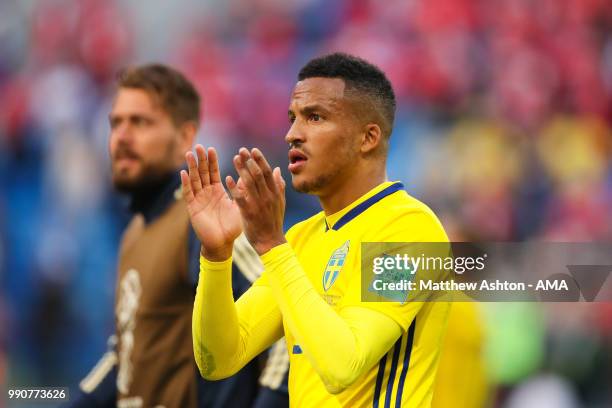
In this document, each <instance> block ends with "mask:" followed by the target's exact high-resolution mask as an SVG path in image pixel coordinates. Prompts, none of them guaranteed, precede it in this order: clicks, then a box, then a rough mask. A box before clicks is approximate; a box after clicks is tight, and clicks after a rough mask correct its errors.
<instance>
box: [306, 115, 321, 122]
mask: <svg viewBox="0 0 612 408" xmlns="http://www.w3.org/2000/svg"><path fill="white" fill-rule="evenodd" d="M309 119H310V120H312V121H314V122H318V121H320V120H321V116H319V114H318V113H313V114H311V115H310V118H309Z"/></svg>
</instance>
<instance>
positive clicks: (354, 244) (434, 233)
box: [256, 182, 449, 408]
mask: <svg viewBox="0 0 612 408" xmlns="http://www.w3.org/2000/svg"><path fill="white" fill-rule="evenodd" d="M287 240H288V242H289V243H290V245H291V247H292V248H293V250H294V251H295V253H296V255H297V257H298V259H299V262H300V264H301V265H302V267H303V269H304V270H305V272H306V274H307V275H308V277H309V278H310V281H311V282H312V284H313V285H314V287H315V289H316V290H317V291H318V292H319V293H320V295H321V297H323V299H325V300H326V301H327V303H328V304H329V305H331V306H332V307H333V308H334V310H336V311H340V310H341V309H342V308H344V307H348V306H352V307H354V306H359V307H366V308H371V309H375V310H377V311H379V312H382V313H384V314H385V315H387V316H389V317H390V318H392V319H393V320H395V321H396V322H397V323H398V325H399V326H401V328H402V332H403V334H402V336H401V337H400V338H399V339H398V340H397V342H396V343H395V345H394V346H393V347H392V348H391V349H390V350H389V352H388V353H387V354H386V355H384V356H383V357H382V359H381V360H380V361H379V362H378V363H377V364H376V365H374V366H373V367H372V368H371V369H369V370H368V371H367V372H366V373H365V374H364V375H363V376H362V377H360V378H358V379H357V380H356V381H355V383H354V384H353V385H351V386H350V387H349V388H347V389H346V390H344V391H343V392H341V393H339V394H337V395H332V394H330V393H328V392H327V390H326V388H325V386H324V384H323V382H322V380H321V379H320V377H319V375H318V374H317V372H316V371H315V370H314V368H313V367H312V365H311V363H310V362H309V361H308V359H307V358H306V356H305V355H304V354H303V352H302V349H301V347H300V345H299V344H296V342H295V339H294V337H293V336H292V335H291V333H290V331H289V330H288V328H287V326H286V324H285V327H284V329H285V335H286V340H287V348H288V351H289V358H290V374H289V396H290V401H291V405H292V406H295V407H338V406H342V407H400V406H401V407H415V408H416V407H425V406H429V405H430V404H431V397H432V392H433V391H432V390H433V382H434V377H435V374H436V367H437V362H438V355H439V351H440V350H439V349H440V346H441V341H442V336H443V333H444V330H445V327H446V321H447V315H448V308H449V304H448V303H442V302H426V303H420V304H416V302H412V303H411V302H407V303H405V304H400V303H397V302H362V301H361V276H360V269H361V267H360V262H361V253H360V251H361V242H440V241H443V242H446V241H448V238H447V237H446V234H445V232H444V230H443V228H442V226H441V224H440V222H439V221H438V219H437V218H436V216H435V215H434V214H433V212H432V211H431V210H430V209H429V208H428V207H427V206H426V205H424V204H423V203H421V202H419V201H418V200H416V199H414V198H412V197H410V196H409V195H408V194H407V193H406V192H405V191H404V190H403V186H402V184H401V183H392V182H386V183H383V184H381V185H379V186H378V187H376V188H375V189H373V190H372V191H370V192H369V193H367V194H366V195H364V196H363V197H361V198H360V199H358V200H357V201H356V202H354V203H352V204H351V205H349V206H348V207H347V208H345V209H343V210H342V211H340V212H338V213H336V214H333V215H331V216H329V217H325V215H324V213H323V212H321V213H319V214H317V215H315V216H313V217H311V218H309V219H307V220H305V221H303V222H301V223H299V224H296V225H295V226H294V227H293V228H291V229H290V230H289V231H288V233H287ZM256 284H265V274H264V278H263V279H261V280H260V281H259V282H257V283H256ZM321 335H322V336H325V333H321ZM330 341H333V339H330Z"/></svg>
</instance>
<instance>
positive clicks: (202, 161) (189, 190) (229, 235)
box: [181, 145, 242, 253]
mask: <svg viewBox="0 0 612 408" xmlns="http://www.w3.org/2000/svg"><path fill="white" fill-rule="evenodd" d="M196 153H197V155H198V161H199V163H196V159H195V156H194V155H193V153H192V152H188V153H187V154H186V156H185V158H186V160H187V165H188V168H189V172H186V171H184V170H183V171H182V172H181V181H182V186H183V199H184V200H185V202H186V204H187V210H188V211H189V217H190V219H191V225H192V226H193V229H194V230H195V232H196V234H197V236H198V238H199V239H200V242H201V243H202V247H203V249H204V251H206V252H208V253H213V252H216V251H219V250H221V249H223V248H227V247H231V245H232V243H233V242H234V240H235V239H236V238H237V237H238V235H240V233H241V232H242V221H241V219H240V211H239V210H238V207H237V206H236V204H235V203H234V202H233V201H232V200H230V198H229V197H228V195H227V193H226V192H225V189H224V188H223V185H222V184H221V180H220V174H219V165H218V161H217V155H216V152H215V150H214V149H213V148H209V149H208V157H207V155H206V151H205V150H204V148H203V147H202V146H200V145H198V146H196Z"/></svg>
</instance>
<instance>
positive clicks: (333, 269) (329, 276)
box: [323, 241, 350, 292]
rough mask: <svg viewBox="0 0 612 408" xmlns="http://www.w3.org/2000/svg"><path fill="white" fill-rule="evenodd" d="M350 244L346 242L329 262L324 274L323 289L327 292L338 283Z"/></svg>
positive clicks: (333, 254)
mask: <svg viewBox="0 0 612 408" xmlns="http://www.w3.org/2000/svg"><path fill="white" fill-rule="evenodd" d="M349 243H350V241H346V242H345V243H344V244H343V245H342V246H341V247H340V248H338V249H336V250H335V251H334V253H332V255H331V256H330V257H329V260H328V261H327V265H326V266H325V272H323V289H324V290H325V291H326V292H327V291H328V290H329V288H331V287H332V285H333V284H334V282H336V279H338V275H339V274H340V271H342V267H343V266H344V261H345V260H346V255H347V254H348V251H349Z"/></svg>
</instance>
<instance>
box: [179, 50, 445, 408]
mask: <svg viewBox="0 0 612 408" xmlns="http://www.w3.org/2000/svg"><path fill="white" fill-rule="evenodd" d="M394 111H395V97H394V94H393V90H392V87H391V84H390V83H389V81H388V80H387V78H386V77H385V75H384V73H382V72H381V71H380V70H379V69H378V68H377V67H375V66H373V65H371V64H369V63H368V62H366V61H364V60H362V59H359V58H356V57H353V56H350V55H346V54H339V53H337V54H331V55H327V56H324V57H321V58H317V59H314V60H312V61H310V62H309V63H308V64H307V65H306V66H305V67H304V68H302V70H301V71H300V73H299V75H298V82H297V84H296V85H295V88H294V90H293V93H292V96H291V102H290V106H289V120H290V122H291V127H290V129H289V131H288V133H287V136H286V138H285V140H286V141H287V143H288V144H289V162H290V164H289V171H290V172H291V175H292V184H293V187H294V188H295V189H296V190H298V191H300V192H304V193H309V194H314V195H316V196H317V197H318V198H319V200H320V203H321V206H322V207H323V211H322V212H320V213H319V214H317V215H315V216H313V217H311V218H309V219H307V220H306V221H303V222H301V223H299V224H297V225H295V226H293V227H292V228H291V229H290V230H289V231H288V232H287V234H286V235H285V234H283V217H284V210H285V198H284V189H285V182H284V181H283V179H282V177H281V175H280V170H279V169H278V168H275V169H274V170H272V169H271V168H270V166H269V165H268V163H267V161H266V159H265V158H264V156H263V154H262V153H261V152H260V151H259V150H258V149H253V150H251V151H249V150H247V149H245V148H242V149H240V151H239V154H238V155H236V156H235V157H234V160H233V162H234V166H235V167H236V170H237V172H238V175H239V179H238V181H235V180H234V179H233V178H232V177H230V176H228V177H226V179H225V181H226V185H227V187H228V189H229V191H230V193H231V196H232V198H233V199H230V198H229V197H228V195H227V194H226V192H225V190H224V188H223V186H222V184H221V178H220V174H219V168H218V162H217V155H216V152H215V150H214V149H212V148H209V149H208V150H205V149H204V148H203V147H202V146H197V147H196V154H195V155H194V154H193V153H191V152H188V153H187V154H186V160H187V164H188V172H186V171H183V172H181V178H182V183H183V195H184V198H185V200H186V202H187V205H188V209H189V213H190V216H191V222H192V224H193V227H194V229H195V231H196V232H197V234H198V236H199V237H200V239H201V241H202V253H201V255H202V256H201V259H200V264H201V273H200V278H199V284H198V290H197V295H196V300H195V307H194V316H193V341H194V353H195V358H196V361H197V364H198V367H199V369H200V372H201V374H202V375H203V376H204V377H205V378H207V379H212V380H214V379H220V378H224V377H227V376H229V375H231V374H232V373H234V372H236V371H237V370H239V369H240V367H242V366H243V365H244V364H246V363H247V362H248V361H249V360H251V359H252V358H253V357H254V356H256V355H257V354H259V353H260V352H262V351H263V350H265V349H266V348H267V347H269V346H270V345H271V344H272V343H273V342H274V341H276V340H278V339H279V338H281V337H282V336H283V335H285V337H286V340H287V347H288V352H289V354H290V375H289V398H290V403H291V405H292V406H296V407H341V406H343V407H370V406H373V407H400V406H402V407H426V406H429V405H430V403H431V398H432V392H433V391H432V390H433V383H434V377H435V375H436V367H437V362H438V356H439V352H440V346H441V341H442V337H443V333H444V330H445V325H446V320H447V314H448V303H444V302H411V301H407V302H403V303H399V302H364V301H363V300H362V298H361V285H362V284H363V283H362V282H361V274H360V258H361V243H362V242H432V241H443V242H446V241H447V237H446V234H445V232H444V230H443V228H442V226H441V225H440V222H439V221H438V219H437V218H436V216H435V215H434V214H433V212H432V211H431V210H430V209H429V208H428V207H427V206H425V205H424V204H423V203H421V202H419V201H417V200H416V199H414V198H412V197H410V196H409V195H408V194H407V193H406V192H405V191H404V190H403V186H402V185H401V184H400V183H398V182H389V181H387V176H386V170H385V162H386V157H387V150H388V145H389V136H390V134H391V129H392V125H393V118H394ZM196 155H197V160H196ZM242 231H244V233H245V234H246V236H247V238H248V239H249V241H250V243H251V245H252V246H253V247H254V248H255V250H256V251H257V252H258V254H259V255H260V256H261V260H262V261H263V263H264V266H265V271H264V273H263V275H262V277H261V278H260V279H259V280H258V281H256V282H255V283H254V284H253V286H252V287H251V288H250V289H249V290H248V291H247V292H246V293H245V294H244V295H243V296H242V297H241V298H240V299H239V300H238V301H237V302H236V303H234V301H233V300H232V292H231V285H230V283H231V280H230V278H231V254H232V244H233V241H234V240H235V239H236V238H237V237H238V236H239V234H240V233H241V232H242Z"/></svg>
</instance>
